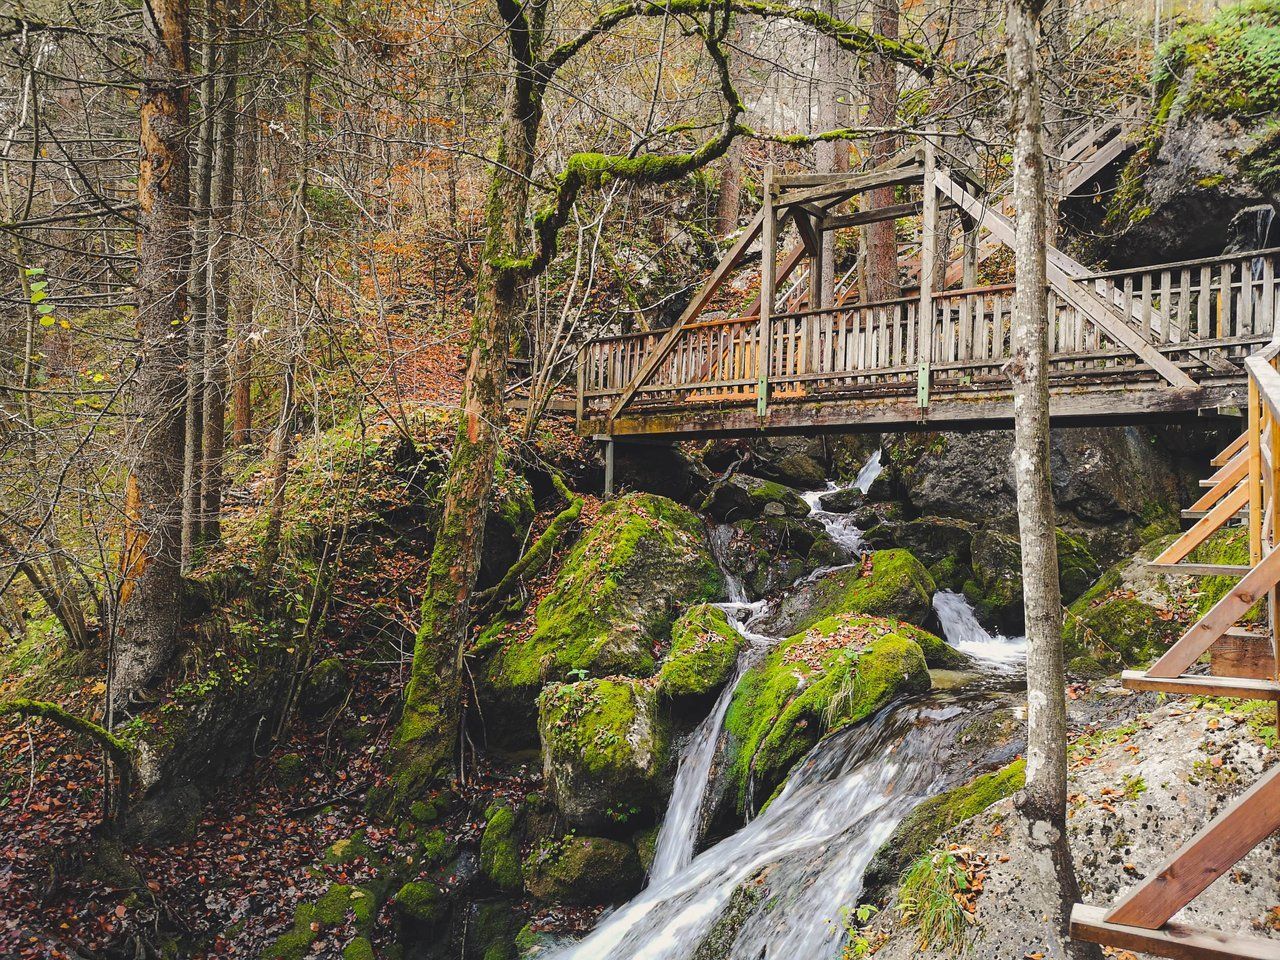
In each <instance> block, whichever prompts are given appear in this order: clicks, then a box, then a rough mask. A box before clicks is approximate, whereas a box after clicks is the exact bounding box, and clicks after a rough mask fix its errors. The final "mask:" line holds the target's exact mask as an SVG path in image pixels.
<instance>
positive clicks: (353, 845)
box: [324, 831, 369, 867]
mask: <svg viewBox="0 0 1280 960" xmlns="http://www.w3.org/2000/svg"><path fill="white" fill-rule="evenodd" d="M367 856H369V845H368V844H367V843H365V840H364V832H363V831H357V832H356V833H354V834H352V835H351V836H349V837H344V838H343V839H341V840H338V841H335V842H334V843H333V844H332V845H331V846H330V847H329V849H328V850H326V851H325V854H324V862H325V863H326V864H328V865H329V866H333V867H342V866H346V865H347V864H349V863H354V862H355V861H356V860H359V859H362V858H364V857H367Z"/></svg>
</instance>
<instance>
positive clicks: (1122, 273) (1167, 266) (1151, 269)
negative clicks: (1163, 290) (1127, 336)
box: [1080, 247, 1280, 280]
mask: <svg viewBox="0 0 1280 960" xmlns="http://www.w3.org/2000/svg"><path fill="white" fill-rule="evenodd" d="M1277 253H1280V247H1267V248H1265V249H1263V250H1246V251H1244V252H1242V253H1224V254H1219V255H1218V256H1216V257H1201V258H1200V259H1199V260H1178V261H1176V262H1174V263H1153V264H1151V265H1149V266H1146V267H1124V268H1123V269H1120V270H1104V271H1101V272H1097V273H1086V274H1084V275H1083V276H1081V277H1080V279H1081V280H1109V279H1110V278H1112V277H1126V276H1140V275H1142V274H1144V273H1162V272H1164V271H1165V270H1181V269H1183V268H1185V267H1208V266H1212V265H1213V264H1220V263H1235V262H1236V261H1239V260H1256V259H1257V258H1258V257H1269V256H1271V255H1273V254H1277Z"/></svg>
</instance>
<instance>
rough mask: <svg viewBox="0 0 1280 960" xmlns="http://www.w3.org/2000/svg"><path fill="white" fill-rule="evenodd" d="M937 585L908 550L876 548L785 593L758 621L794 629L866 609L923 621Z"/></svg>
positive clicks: (765, 627) (776, 631)
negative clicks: (854, 562) (856, 562)
mask: <svg viewBox="0 0 1280 960" xmlns="http://www.w3.org/2000/svg"><path fill="white" fill-rule="evenodd" d="M936 589H937V586H936V584H934V582H933V578H932V577H930V576H929V571H928V570H926V569H925V568H924V566H923V565H922V564H921V563H920V561H919V560H917V559H916V558H915V557H914V556H912V555H911V553H910V551H907V550H877V551H875V552H874V553H873V554H871V556H870V559H869V560H868V561H866V562H864V563H862V564H860V565H856V566H852V567H846V568H845V569H843V570H835V571H832V572H831V573H828V574H826V575H825V576H821V577H819V578H817V579H816V580H814V581H812V582H810V583H805V584H802V585H800V586H799V587H798V588H797V589H796V590H795V591H794V592H792V593H790V594H788V595H787V596H785V597H783V598H782V599H781V600H780V601H779V602H778V603H777V604H776V605H775V606H774V607H773V608H772V609H771V610H770V612H769V613H768V615H767V616H766V617H764V618H763V619H762V621H761V623H760V627H759V629H760V630H761V632H764V633H768V634H772V635H775V636H777V635H782V634H793V633H798V632H800V631H802V630H807V629H808V628H809V627H811V626H813V625H814V624H815V623H818V622H819V621H820V620H825V619H827V618H828V617H832V616H835V615H836V614H841V613H865V614H873V615H875V616H881V617H892V618H893V619H895V620H905V621H907V622H908V623H914V624H919V625H924V624H926V623H929V622H931V620H932V617H933V593H934V591H935V590H936Z"/></svg>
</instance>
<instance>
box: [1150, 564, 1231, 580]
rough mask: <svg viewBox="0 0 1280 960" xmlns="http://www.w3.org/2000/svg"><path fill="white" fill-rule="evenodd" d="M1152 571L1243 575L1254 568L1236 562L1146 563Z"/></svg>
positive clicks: (1204, 574) (1180, 573)
mask: <svg viewBox="0 0 1280 960" xmlns="http://www.w3.org/2000/svg"><path fill="white" fill-rule="evenodd" d="M1146 567H1147V569H1148V570H1150V571H1151V572H1152V573H1171V574H1174V575H1175V576H1177V575H1180V576H1187V577H1243V576H1244V575H1245V574H1246V573H1248V572H1249V571H1250V570H1252V569H1253V567H1250V566H1249V565H1247V564H1235V563H1156V562H1154V561H1152V562H1151V563H1148V564H1147V565H1146Z"/></svg>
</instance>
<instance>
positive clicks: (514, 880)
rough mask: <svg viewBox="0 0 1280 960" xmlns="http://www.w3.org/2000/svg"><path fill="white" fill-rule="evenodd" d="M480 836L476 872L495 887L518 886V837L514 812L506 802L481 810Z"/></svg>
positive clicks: (508, 888)
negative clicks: (478, 860)
mask: <svg viewBox="0 0 1280 960" xmlns="http://www.w3.org/2000/svg"><path fill="white" fill-rule="evenodd" d="M485 820H486V823H485V826H484V833H483V834H482V835H481V837H480V872H481V873H483V874H484V875H485V877H486V879H488V881H489V882H490V883H492V884H493V885H494V886H495V887H497V888H498V889H499V890H502V891H504V892H507V893H514V892H515V891H517V890H519V889H520V885H521V883H522V882H523V878H522V876H521V873H520V836H519V832H518V830H517V822H516V813H515V811H514V810H512V809H511V808H510V807H509V806H507V805H506V804H494V805H493V806H491V807H490V808H489V809H488V810H487V811H486V812H485Z"/></svg>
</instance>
